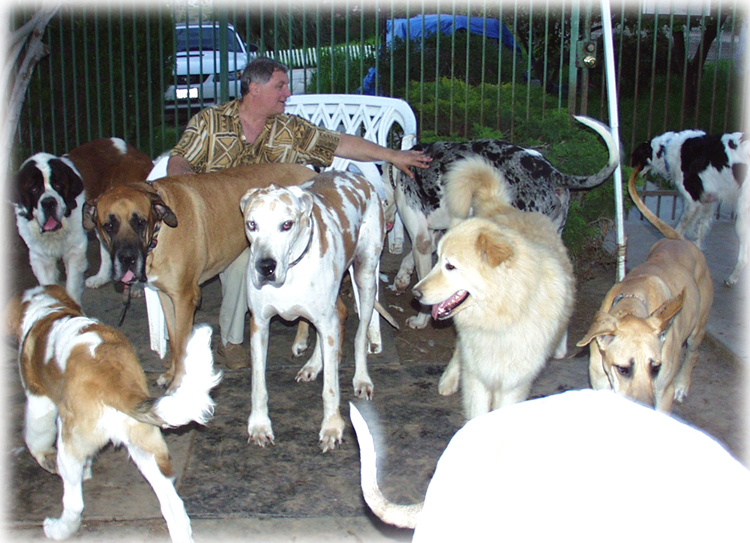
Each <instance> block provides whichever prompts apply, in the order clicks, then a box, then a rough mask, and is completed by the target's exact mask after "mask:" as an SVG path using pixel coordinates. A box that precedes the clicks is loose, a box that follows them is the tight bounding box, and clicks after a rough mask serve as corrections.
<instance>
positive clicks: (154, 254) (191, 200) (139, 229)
mask: <svg viewBox="0 0 750 543" xmlns="http://www.w3.org/2000/svg"><path fill="white" fill-rule="evenodd" d="M315 175H316V172H315V171H314V170H311V169H309V168H306V167H304V166H300V165H297V164H255V165H250V166H241V167H237V168H229V169H226V170H221V171H218V172H212V173H204V174H195V175H178V176H172V177H165V178H162V179H158V180H156V181H153V182H151V183H131V184H127V185H123V186H119V187H115V188H114V189H112V190H110V191H107V192H105V193H104V194H102V195H101V196H100V197H99V198H98V199H97V200H96V201H93V202H88V203H87V204H86V205H85V206H84V213H83V216H84V218H83V221H84V227H85V228H86V229H89V230H91V229H93V228H96V229H97V231H98V232H99V235H100V236H101V239H102V240H103V241H104V242H105V243H106V245H107V248H108V249H109V253H110V255H111V257H112V279H113V281H115V282H117V281H121V282H124V283H127V284H131V283H133V282H135V281H143V282H148V284H149V285H151V286H153V287H154V288H156V289H157V290H158V292H159V300H160V301H161V306H162V309H163V310H164V316H165V320H166V323H167V332H168V334H169V346H170V350H171V352H172V357H171V363H170V366H169V369H168V371H167V372H166V373H165V374H164V375H162V376H161V377H160V378H159V381H158V382H159V384H161V385H165V386H168V387H169V388H170V389H174V388H176V387H177V386H179V384H180V382H181V381H182V377H183V375H184V368H183V358H184V354H185V345H186V343H187V339H188V336H189V335H190V332H191V330H192V329H193V318H194V314H195V309H196V307H197V306H198V303H199V301H200V296H201V290H200V285H201V284H203V283H204V282H206V281H208V280H209V279H211V278H213V277H215V276H216V275H218V274H219V273H221V272H222V271H224V269H226V267H227V266H228V265H229V264H231V263H232V262H233V261H234V260H235V259H236V258H237V257H238V256H240V254H241V253H242V251H244V250H245V248H246V247H247V239H246V238H245V229H244V227H243V218H242V213H241V212H240V205H239V202H240V198H241V197H242V196H243V195H244V194H245V193H246V192H247V191H248V190H249V189H252V188H261V187H265V186H267V185H269V184H270V183H276V184H277V185H283V186H287V185H298V184H301V183H303V182H305V181H307V180H308V179H310V178H312V177H313V176H315Z"/></svg>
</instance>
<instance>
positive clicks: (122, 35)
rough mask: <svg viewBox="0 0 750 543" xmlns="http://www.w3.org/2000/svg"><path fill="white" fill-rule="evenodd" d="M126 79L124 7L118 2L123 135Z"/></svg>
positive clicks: (125, 120)
mask: <svg viewBox="0 0 750 543" xmlns="http://www.w3.org/2000/svg"><path fill="white" fill-rule="evenodd" d="M125 81H127V70H126V68H125V12H124V7H123V5H122V4H120V90H121V91H122V95H121V100H122V101H121V102H120V103H121V104H122V105H123V107H122V108H121V109H122V133H123V137H129V136H130V135H129V134H128V113H127V112H128V108H127V107H124V106H125V104H127V103H128V90H127V89H126V88H125Z"/></svg>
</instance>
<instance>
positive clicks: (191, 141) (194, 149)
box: [167, 57, 431, 369]
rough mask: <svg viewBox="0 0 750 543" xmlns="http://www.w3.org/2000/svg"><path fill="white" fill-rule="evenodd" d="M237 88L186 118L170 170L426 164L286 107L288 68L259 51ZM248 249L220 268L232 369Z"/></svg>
mask: <svg viewBox="0 0 750 543" xmlns="http://www.w3.org/2000/svg"><path fill="white" fill-rule="evenodd" d="M240 94H241V98H239V99H237V100H232V101H230V102H227V103H226V104H223V105H220V106H215V107H211V108H207V109H204V110H203V111H201V112H200V113H198V114H196V115H195V116H194V117H193V118H192V119H191V120H190V122H189V123H188V125H187V127H186V128H185V132H184V133H183V135H182V138H181V139H180V141H179V142H178V143H177V145H176V146H175V148H174V149H173V150H172V152H171V157H170V159H169V163H168V165H167V174H168V175H179V174H189V173H203V172H212V171H217V170H221V169H224V168H230V167H233V166H242V165H246V164H258V163H266V162H283V163H299V164H311V165H313V166H320V167H326V166H329V165H330V164H331V162H332V161H333V158H334V156H338V157H341V158H347V159H351V160H357V161H360V162H368V161H385V162H390V163H392V164H393V165H394V166H396V167H397V168H399V169H400V170H402V171H404V172H405V173H406V174H407V175H409V176H410V177H413V175H414V174H413V173H412V172H411V170H410V168H411V167H417V168H423V169H424V168H427V166H428V165H429V163H430V160H431V159H430V157H428V156H426V155H424V154H423V153H421V152H419V151H411V150H407V151H400V150H395V149H389V148H387V147H382V146H380V145H378V144H376V143H373V142H370V141H367V140H365V139H363V138H360V137H357V136H352V135H349V134H344V133H341V132H333V131H330V130H327V129H325V128H321V127H318V126H315V125H314V124H312V123H310V122H308V121H307V120H305V119H302V118H301V117H298V116H295V115H286V114H284V108H285V104H286V100H287V98H289V96H291V91H290V90H289V75H288V69H287V67H286V66H284V65H283V64H281V63H279V62H276V61H275V60H272V59H269V58H264V57H261V58H257V59H255V60H253V61H252V62H251V63H250V64H248V66H247V68H245V71H244V72H243V74H242V78H241V80H240ZM238 205H239V204H238ZM238 209H239V208H238ZM238 212H239V211H238ZM247 254H248V253H247V251H245V252H244V253H243V254H242V255H241V256H240V257H239V258H238V259H237V260H235V261H234V262H233V263H232V264H230V266H229V267H228V268H227V269H226V270H225V271H224V272H222V273H221V274H220V278H221V283H222V302H221V311H220V314H219V325H220V328H221V346H220V348H219V353H218V354H219V355H220V356H223V357H224V359H225V363H226V365H227V367H229V368H230V369H238V368H243V367H246V366H248V365H249V356H248V355H247V354H246V353H245V351H244V349H243V348H242V346H241V345H242V342H243V340H244V333H245V314H246V313H247V310H248V308H247V296H246V290H245V289H246V285H245V268H246V266H247Z"/></svg>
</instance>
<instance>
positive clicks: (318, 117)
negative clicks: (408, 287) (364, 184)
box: [144, 94, 417, 358]
mask: <svg viewBox="0 0 750 543" xmlns="http://www.w3.org/2000/svg"><path fill="white" fill-rule="evenodd" d="M286 113H290V114H294V115H299V116H300V117H303V118H305V119H307V120H309V121H310V122H312V123H315V124H317V125H318V126H323V127H325V128H328V129H329V130H337V131H340V132H345V133H347V134H352V135H356V136H360V137H362V138H364V139H366V140H369V141H372V142H375V143H377V144H379V145H382V146H384V147H388V146H389V144H390V141H389V139H390V135H391V130H392V128H393V127H394V125H396V124H397V125H399V126H400V127H401V129H402V131H403V138H402V140H401V149H410V148H411V147H413V146H414V144H415V143H416V139H417V119H416V117H415V115H414V112H413V111H412V109H411V106H409V104H408V103H407V102H405V101H403V100H400V99H397V98H386V97H382V96H366V95H359V94H298V95H294V96H290V97H289V99H287V102H286ZM167 160H168V157H167V156H162V157H160V158H159V159H157V160H156V165H155V166H154V169H153V170H152V171H151V174H150V175H149V176H148V180H154V179H158V178H160V177H164V176H165V175H166V173H167V171H166V163H167ZM328 169H333V170H349V171H355V172H357V173H360V174H361V175H363V176H364V177H365V178H366V179H367V180H368V181H370V182H371V183H372V184H373V185H374V186H375V188H376V190H377V191H378V193H379V194H380V196H381V197H385V189H384V187H383V181H382V176H381V174H380V171H379V170H378V168H377V166H376V165H375V164H374V163H372V162H358V161H355V160H348V159H344V158H339V157H335V158H334V159H333V163H332V164H331V166H330V168H328ZM388 241H389V244H388V246H389V250H390V252H392V253H396V254H398V253H401V251H402V250H403V244H404V227H403V224H402V223H401V219H400V218H399V217H398V215H397V216H396V220H395V224H394V226H393V229H392V230H391V232H390V233H389V234H388ZM352 281H354V278H353V277H352ZM353 291H354V293H355V300H356V302H357V306H359V300H358V299H356V298H357V289H356V288H354V289H353ZM144 292H145V297H146V310H147V312H148V327H149V335H150V338H151V350H153V351H155V352H156V353H157V354H158V355H159V357H160V358H164V355H165V354H166V352H167V339H168V335H167V327H166V321H165V320H164V313H163V311H162V308H161V302H160V301H159V295H158V293H157V291H156V290H155V289H153V288H151V287H148V286H147V288H146V289H144ZM370 340H371V341H372V342H374V343H377V344H381V342H380V326H379V316H378V314H377V312H375V313H373V319H372V321H371V323H370Z"/></svg>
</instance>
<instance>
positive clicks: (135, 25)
mask: <svg viewBox="0 0 750 543" xmlns="http://www.w3.org/2000/svg"><path fill="white" fill-rule="evenodd" d="M137 9H138V8H137V7H136V6H135V5H133V12H132V17H133V23H132V24H133V36H132V38H133V42H132V43H133V52H134V53H135V52H136V51H137V44H138V18H137V15H138V13H137V11H136V10H137ZM139 72H140V67H139V66H138V55H137V54H133V97H134V100H133V105H134V107H135V109H134V111H135V112H136V113H135V115H133V116H134V117H135V133H136V136H135V146H136V147H137V148H138V149H142V148H143V144H142V143H141V116H140V115H138V112H139V111H140V110H141V99H140V96H138V87H139V84H138V81H139V79H138V73H139ZM125 81H127V79H126V80H125Z"/></svg>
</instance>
